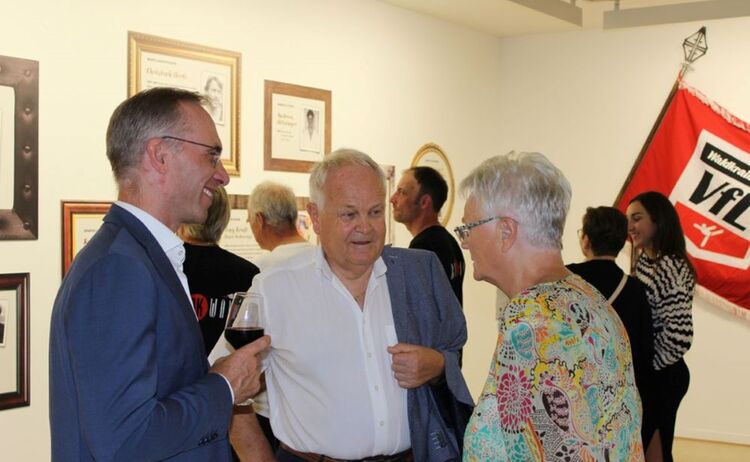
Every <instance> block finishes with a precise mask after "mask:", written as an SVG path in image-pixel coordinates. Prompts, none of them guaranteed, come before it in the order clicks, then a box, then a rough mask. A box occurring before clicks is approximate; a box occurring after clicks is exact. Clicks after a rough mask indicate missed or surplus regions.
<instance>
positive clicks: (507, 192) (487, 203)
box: [460, 151, 572, 249]
mask: <svg viewBox="0 0 750 462" xmlns="http://www.w3.org/2000/svg"><path fill="white" fill-rule="evenodd" d="M460 191H461V195H462V196H463V197H464V198H468V197H469V196H473V197H474V198H475V199H476V200H477V202H478V205H479V207H480V208H481V210H482V211H483V212H484V213H486V214H487V215H488V217H489V216H491V215H498V214H507V215H508V216H510V217H511V218H513V219H515V220H516V221H518V222H519V223H521V224H522V225H523V228H524V229H525V236H526V239H527V241H528V242H529V243H530V244H532V245H534V246H537V247H551V248H558V249H561V248H562V233H563V228H564V227H565V217H566V215H567V214H568V208H569V207H570V197H571V195H572V193H571V188H570V183H569V182H568V180H567V179H566V178H565V175H563V173H562V172H561V171H560V169H558V168H557V167H555V166H554V165H552V163H551V162H550V161H549V160H548V159H547V158H546V157H545V156H544V155H543V154H540V153H538V152H519V153H516V152H514V151H511V152H509V153H508V154H506V155H504V156H495V157H491V158H489V159H487V160H485V161H484V162H482V163H481V164H480V165H479V166H478V167H476V168H475V169H474V170H472V171H471V173H469V176H467V177H466V178H465V179H464V180H463V181H462V182H461V185H460Z"/></svg>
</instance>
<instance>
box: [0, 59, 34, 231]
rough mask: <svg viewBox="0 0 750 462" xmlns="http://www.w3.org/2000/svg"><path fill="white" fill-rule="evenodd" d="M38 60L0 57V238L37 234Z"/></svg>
mask: <svg viewBox="0 0 750 462" xmlns="http://www.w3.org/2000/svg"><path fill="white" fill-rule="evenodd" d="M38 145H39V63H38V62H37V61H31V60H28V59H21V58H12V57H9V56H0V240H33V239H37V238H38V236H39V152H38Z"/></svg>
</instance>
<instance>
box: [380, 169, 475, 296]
mask: <svg viewBox="0 0 750 462" xmlns="http://www.w3.org/2000/svg"><path fill="white" fill-rule="evenodd" d="M447 198H448V184H447V183H446V182H445V179H443V177H442V176H440V173H438V171H437V170H435V169H434V168H430V167H412V168H410V169H407V170H404V173H403V174H402V175H401V181H399V182H398V187H397V188H396V192H395V193H393V196H391V199H390V200H391V204H393V218H394V219H395V220H396V221H397V222H399V223H403V224H404V225H405V226H406V229H408V230H409V232H410V233H411V235H412V236H413V237H412V240H411V242H410V243H409V248H410V249H424V250H429V251H431V252H434V253H435V254H436V255H437V256H438V259H440V263H441V264H442V265H443V269H444V270H445V274H446V275H447V276H448V279H449V280H450V283H451V287H452V288H453V293H455V294H456V298H458V301H459V303H461V304H462V305H463V289H462V286H463V282H464V268H465V264H464V256H463V253H461V247H460V246H459V245H458V242H456V240H455V239H454V238H453V236H452V235H451V233H450V232H448V230H447V229H445V227H444V226H443V225H441V224H440V222H439V221H438V215H439V214H440V209H441V208H442V207H443V204H444V203H445V200H446V199H447Z"/></svg>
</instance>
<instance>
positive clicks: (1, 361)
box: [0, 273, 31, 410]
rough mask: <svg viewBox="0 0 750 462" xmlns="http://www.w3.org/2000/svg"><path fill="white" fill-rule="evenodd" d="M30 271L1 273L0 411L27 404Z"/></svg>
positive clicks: (28, 396)
mask: <svg viewBox="0 0 750 462" xmlns="http://www.w3.org/2000/svg"><path fill="white" fill-rule="evenodd" d="M30 281H31V276H30V275H29V273H15V274H0V326H1V327H0V410H1V409H11V408H15V407H22V406H28V405H29V404H30V399H31V398H30V392H29V319H30V318H29V294H30Z"/></svg>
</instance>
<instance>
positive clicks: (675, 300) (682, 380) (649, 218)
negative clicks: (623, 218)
mask: <svg viewBox="0 0 750 462" xmlns="http://www.w3.org/2000/svg"><path fill="white" fill-rule="evenodd" d="M627 216H628V234H629V235H630V240H631V242H632V244H633V258H632V262H633V263H632V268H631V270H632V271H631V272H632V274H633V275H634V276H635V277H637V278H638V279H640V280H641V282H643V283H644V284H645V285H646V295H647V297H648V301H649V303H650V304H651V308H652V310H653V311H652V313H651V314H652V316H651V317H652V319H653V323H654V369H655V372H654V376H653V381H654V385H655V387H656V390H655V393H656V397H657V399H656V401H657V407H658V409H657V412H656V431H655V432H654V436H653V437H652V439H651V440H650V441H644V442H643V443H644V445H646V459H647V460H649V461H653V460H656V461H658V460H664V461H667V462H671V461H672V440H673V438H674V427H675V421H676V419H677V409H678V408H679V406H680V401H682V398H683V397H684V396H685V393H687V389H688V384H689V383H690V372H689V371H688V367H687V365H686V364H685V360H684V359H683V355H684V354H685V352H687V350H688V349H689V348H690V345H691V343H692V341H693V315H692V309H693V289H694V288H695V269H694V268H693V265H692V264H691V263H690V260H689V259H688V256H687V251H686V250H685V236H684V234H683V232H682V227H681V226H680V220H679V217H678V216H677V211H676V210H675V208H674V206H673V205H672V203H671V202H670V201H669V199H668V198H667V197H666V196H664V195H663V194H661V193H659V192H655V191H649V192H645V193H641V194H639V195H637V196H636V197H635V198H633V199H632V200H631V201H630V204H629V205H628V210H627ZM660 449H661V450H660ZM660 456H661V457H660ZM662 457H663V459H662Z"/></svg>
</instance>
